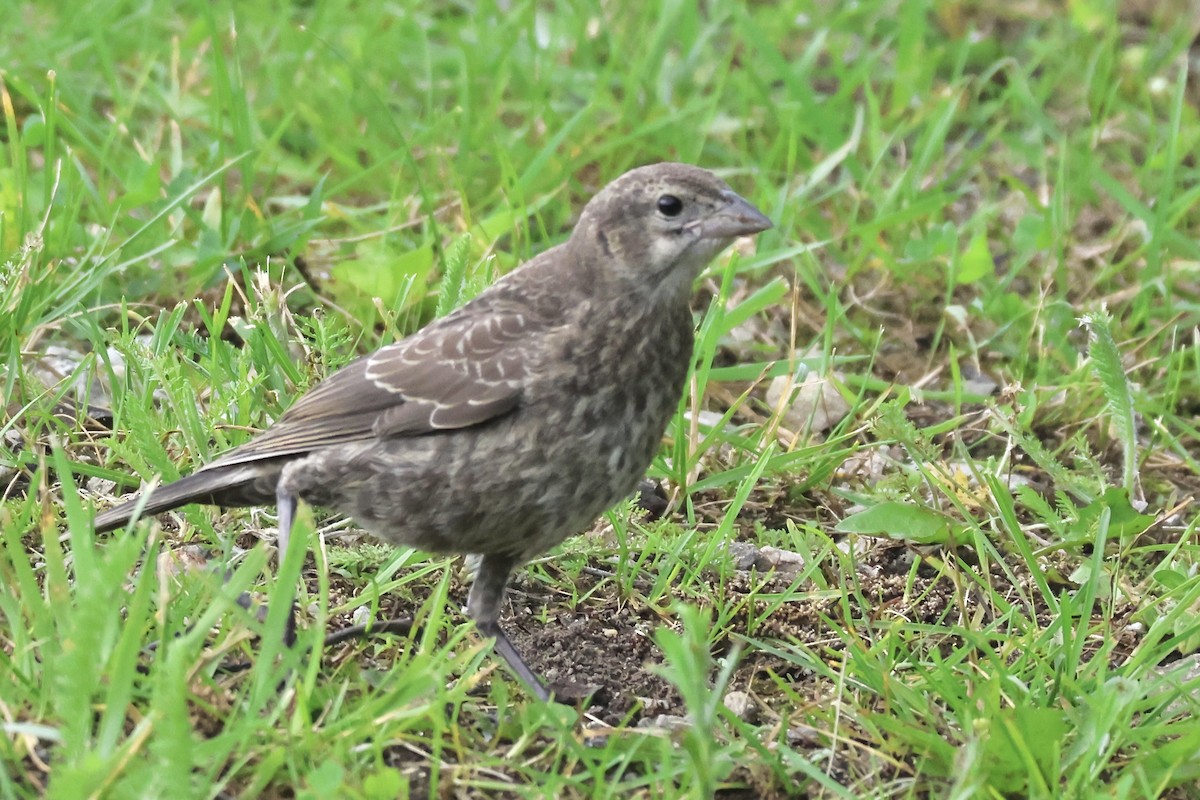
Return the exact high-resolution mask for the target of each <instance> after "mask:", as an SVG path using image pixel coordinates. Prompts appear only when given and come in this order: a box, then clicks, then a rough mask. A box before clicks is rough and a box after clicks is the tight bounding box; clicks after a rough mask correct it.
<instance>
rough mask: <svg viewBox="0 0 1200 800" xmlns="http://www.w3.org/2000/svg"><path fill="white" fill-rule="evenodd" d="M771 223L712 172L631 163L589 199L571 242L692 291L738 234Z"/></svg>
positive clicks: (636, 275)
mask: <svg viewBox="0 0 1200 800" xmlns="http://www.w3.org/2000/svg"><path fill="white" fill-rule="evenodd" d="M770 227H771V221H770V220H769V219H767V218H766V216H764V215H763V213H762V212H761V211H759V210H758V209H757V208H755V207H754V206H753V205H751V204H750V203H749V202H747V201H746V200H745V199H743V198H741V197H739V196H738V195H737V194H735V193H734V191H733V190H732V189H730V188H729V186H728V185H726V184H725V182H724V181H722V180H721V179H720V178H718V177H717V176H715V175H713V174H712V173H711V172H708V171H707V170H703V169H700V168H699V167H693V166H691V165H689V164H672V163H663V164H652V165H650V166H646V167H638V168H637V169H633V170H630V171H629V172H626V173H625V174H624V175H622V176H621V177H619V178H617V179H616V180H614V181H613V182H612V183H610V184H609V185H608V186H606V187H604V189H602V190H601V191H600V192H599V194H597V195H596V196H595V197H593V198H592V200H591V202H589V203H588V204H587V206H585V207H584V209H583V213H582V215H581V216H580V218H579V224H578V226H577V227H576V229H575V233H574V235H573V236H572V245H573V246H576V247H582V248H585V249H586V251H588V252H590V253H593V254H594V256H595V257H596V258H598V259H600V260H601V263H603V264H604V270H603V271H604V272H606V273H608V274H609V275H610V276H612V277H615V278H618V279H620V280H630V281H634V282H639V283H643V285H651V286H655V287H657V288H665V289H668V290H670V291H674V290H678V291H680V292H683V293H687V292H690V290H691V284H692V281H693V280H694V279H695V278H696V276H697V275H699V274H700V272H701V270H703V269H704V267H705V266H706V265H707V264H708V263H709V262H710V261H712V259H713V257H714V256H716V255H717V253H719V252H721V251H722V250H724V249H725V248H726V247H727V246H729V245H730V244H731V243H732V242H733V240H734V239H736V238H737V237H739V236H749V235H751V234H755V233H760V232H761V231H765V230H766V229H768V228H770Z"/></svg>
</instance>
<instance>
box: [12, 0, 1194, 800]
mask: <svg viewBox="0 0 1200 800" xmlns="http://www.w3.org/2000/svg"><path fill="white" fill-rule="evenodd" d="M93 6H94V7H93ZM93 6H89V9H88V12H87V13H86V14H81V13H79V11H78V9H77V8H76V7H75V6H72V5H70V4H66V3H58V2H39V3H15V2H13V3H9V4H8V5H7V6H6V7H5V8H4V9H3V16H4V18H5V19H7V20H10V21H11V20H16V21H17V23H16V24H10V25H9V26H6V27H7V28H8V29H9V33H8V35H6V36H4V37H2V38H0V113H2V114H3V128H2V129H0V263H2V264H3V267H2V269H0V348H2V349H3V351H4V360H3V362H2V363H3V364H4V369H3V373H2V374H3V387H4V397H5V401H6V403H5V404H6V409H7V411H6V414H5V416H4V417H2V418H0V434H3V442H4V446H3V448H2V449H0V478H3V485H4V487H5V492H4V500H3V505H2V506H0V535H2V536H3V547H2V550H0V620H2V621H3V622H2V623H0V733H2V735H0V764H3V767H4V768H3V769H2V770H0V797H3V798H22V797H34V796H40V795H42V794H48V795H50V796H54V797H65V798H74V797H152V796H170V797H191V796H196V797H234V796H244V797H257V796H289V795H290V794H291V793H294V794H295V795H296V796H302V797H324V796H344V797H358V798H376V797H379V798H382V797H396V796H405V795H407V794H412V795H414V796H426V795H430V794H437V795H438V796H442V795H446V794H455V795H456V796H491V795H498V796H507V797H545V796H553V797H622V798H624V797H647V798H649V797H676V796H690V797H709V796H714V795H716V796H720V797H726V798H740V797H790V796H820V797H953V798H966V797H999V796H1027V797H1096V796H1103V797H1114V798H1117V797H1120V798H1124V797H1131V798H1132V797H1137V798H1146V797H1154V798H1157V797H1164V798H1176V797H1190V796H1194V795H1195V793H1196V792H1197V790H1198V787H1200V759H1198V757H1197V755H1196V753H1197V752H1200V725H1197V724H1196V723H1195V722H1194V721H1193V720H1194V718H1195V716H1196V711H1197V701H1196V697H1197V689H1198V688H1200V671H1198V670H1197V668H1196V663H1197V662H1196V658H1197V656H1196V653H1197V650H1198V648H1200V622H1198V621H1197V620H1198V619H1200V617H1198V616H1197V610H1198V609H1200V577H1197V574H1196V573H1197V566H1198V564H1200V549H1198V547H1197V536H1196V531H1197V516H1196V513H1195V509H1194V498H1195V496H1196V491H1197V488H1198V487H1200V465H1198V462H1197V459H1198V458H1200V449H1198V447H1197V441H1198V440H1200V431H1198V430H1197V424H1196V409H1197V405H1196V397H1197V396H1198V393H1200V355H1198V352H1200V351H1198V350H1197V344H1196V338H1195V331H1196V329H1197V325H1198V323H1200V293H1198V291H1197V264H1200V245H1198V244H1197V241H1200V236H1198V233H1200V212H1198V204H1200V189H1197V186H1200V181H1198V180H1197V174H1196V171H1197V166H1196V164H1195V159H1194V153H1195V151H1196V147H1197V144H1198V142H1200V113H1198V104H1200V92H1198V91H1197V74H1196V72H1195V66H1194V64H1195V62H1196V58H1195V49H1194V46H1193V40H1194V39H1195V36H1196V34H1197V32H1198V31H1200V18H1197V17H1196V16H1195V14H1194V12H1193V11H1191V10H1190V7H1189V6H1188V5H1187V4H1186V3H1174V2H1167V3H1160V4H1148V5H1145V7H1142V6H1141V4H1133V3H1130V4H1117V3H1113V2H1107V0H1073V2H1070V3H1067V4H1065V5H1062V4H1057V3H1050V2H1031V3H1025V4H1020V5H1018V6H1014V7H1013V8H1011V9H1009V8H1004V9H999V8H997V9H985V8H983V7H982V6H980V5H979V4H975V3H968V2H965V1H963V0H939V1H938V2H933V0H930V1H929V2H899V1H898V0H896V1H895V2H863V3H856V4H843V3H815V2H806V1H804V0H784V1H783V2H779V3H758V4H740V3H733V2H721V1H718V2H712V3H707V4H703V7H702V8H701V7H698V4H693V5H689V4H685V3H663V4H646V5H645V6H644V7H643V6H634V5H632V4H627V5H622V4H603V5H596V4H588V3H559V4H545V3H540V4H539V3H532V2H520V0H518V2H513V3H510V4H499V3H493V2H478V3H432V4H418V3H403V2H401V3H392V4H382V3H359V4H352V5H344V4H342V5H338V4H319V3H318V4H289V3H283V2H276V3H261V4H241V5H238V6H229V5H224V4H216V5H214V4H201V3H190V2H183V3H170V4H168V3H165V2H161V0H147V2H143V3H141V4H122V3H108V4H100V5H96V4H93ZM662 159H676V160H682V161H689V162H695V163H699V164H703V165H705V166H709V167H711V168H714V169H717V170H718V171H719V172H720V173H721V174H722V175H723V176H724V177H725V178H727V180H729V182H730V183H731V184H733V185H734V187H735V188H736V189H738V190H739V191H740V192H742V193H744V194H745V195H746V196H747V197H749V198H750V199H751V200H752V201H753V202H755V203H756V204H757V205H758V206H759V207H760V208H762V209H763V210H764V211H765V212H766V213H767V214H768V215H769V216H771V217H772V219H773V220H775V222H776V228H775V229H773V230H772V231H770V232H768V233H766V234H764V235H762V236H760V237H758V239H757V242H756V247H755V248H754V249H751V250H748V251H745V252H741V253H740V254H739V255H737V256H734V257H731V258H730V259H728V260H723V261H721V262H720V263H719V264H718V265H716V266H714V268H713V269H712V270H711V271H710V273H709V274H708V275H706V276H704V277H703V278H702V280H701V282H700V284H699V286H698V291H697V302H696V306H695V308H696V310H697V312H698V313H697V324H698V330H699V335H698V345H697V358H696V366H695V370H694V375H693V379H692V381H691V383H690V386H689V391H688V393H687V395H686V396H685V397H684V398H683V400H682V401H681V405H680V414H679V416H678V417H677V419H676V420H675V421H674V423H673V424H672V426H671V428H670V429H669V430H668V432H667V436H666V438H665V440H664V447H663V451H662V454H661V457H660V458H659V459H657V460H656V462H655V464H654V466H653V467H652V476H653V477H655V478H656V479H658V480H661V481H663V482H664V484H665V485H666V487H667V488H668V490H669V493H670V495H671V497H672V499H673V506H672V511H671V513H670V514H669V515H668V517H667V519H666V520H664V521H661V522H649V521H647V520H644V519H642V518H640V517H639V516H638V515H636V514H632V513H631V512H630V507H629V506H628V505H626V506H623V507H622V508H620V509H617V510H616V511H615V512H614V513H612V514H610V515H609V516H608V517H606V518H605V519H604V520H601V521H600V522H599V523H598V526H597V529H596V530H595V531H593V533H592V535H590V536H586V537H581V538H573V539H570V540H568V542H566V543H565V545H564V546H563V547H561V548H559V550H558V551H557V552H556V553H555V554H554V557H553V558H547V559H540V560H538V561H537V562H536V563H534V564H532V565H530V566H529V567H528V568H527V569H526V570H525V571H524V572H523V573H522V574H521V576H519V578H518V580H517V583H516V586H515V587H514V591H513V593H512V594H513V601H512V603H511V604H510V609H509V611H510V613H509V617H508V618H509V620H511V621H510V623H509V624H510V625H512V626H514V628H515V632H516V634H517V636H518V638H519V639H520V640H522V641H523V642H524V643H525V645H526V646H527V647H528V646H529V645H530V644H534V645H535V646H534V649H535V651H540V650H545V652H538V653H537V658H536V659H535V660H538V659H540V660H539V664H540V665H541V666H542V668H543V669H554V668H558V667H559V666H561V665H562V664H563V663H564V662H567V661H577V662H578V663H579V664H580V665H581V667H580V668H581V669H583V670H585V671H589V672H588V677H589V679H591V680H593V681H595V683H596V685H597V686H598V687H600V688H599V691H598V693H597V696H596V699H595V701H594V702H593V704H592V705H591V706H587V705H584V706H570V705H566V706H564V705H546V704H542V703H538V702H536V701H533V700H531V699H530V698H529V697H528V696H527V695H526V694H525V692H524V691H523V689H522V687H521V686H520V685H519V684H517V683H515V682H514V681H513V680H512V679H511V677H510V676H509V675H508V674H507V673H506V672H505V671H504V669H503V668H502V667H500V666H498V665H497V659H495V658H494V657H493V656H492V655H491V654H490V652H489V649H488V646H487V643H486V642H482V641H480V640H479V639H478V638H477V637H476V636H475V635H474V633H473V632H472V631H471V629H470V627H469V626H467V625H464V624H463V618H462V616H461V615H460V614H459V613H458V611H457V609H458V607H459V606H461V604H462V601H463V597H464V587H465V585H466V581H465V580H464V577H463V574H462V570H461V567H460V565H459V564H458V563H457V562H455V561H452V560H446V559H434V560H428V559H426V558H424V557H423V556H421V555H420V554H415V553H411V552H409V551H393V550H390V549H387V548H380V547H378V546H377V545H375V544H373V543H371V542H368V541H364V540H361V539H358V538H355V535H354V534H353V533H350V534H349V536H348V537H347V532H348V529H347V528H346V526H345V525H343V524H341V523H338V522H336V521H334V520H330V519H328V518H326V517H325V516H323V515H321V514H316V515H313V516H308V517H306V518H305V519H306V520H307V521H305V522H304V523H303V524H301V525H300V528H302V529H304V530H303V531H302V532H301V535H306V536H307V538H308V542H309V545H310V546H309V551H310V554H311V558H310V559H309V560H307V561H305V562H304V563H301V561H300V558H299V555H297V557H295V558H294V559H291V561H290V563H288V564H284V565H282V566H281V567H280V568H279V573H280V578H279V580H280V581H282V582H283V584H284V585H290V584H291V583H292V582H295V583H302V584H303V585H304V586H305V589H304V593H303V596H302V603H303V606H304V610H305V617H306V618H307V622H308V625H307V627H306V628H305V630H304V631H303V632H302V642H301V644H302V646H301V647H299V648H297V649H295V650H291V651H288V650H283V649H282V648H281V647H280V646H279V645H278V642H279V641H280V636H279V632H280V631H281V630H282V625H283V618H282V617H283V612H284V610H285V609H284V607H283V605H282V604H280V603H275V604H269V603H268V604H266V606H265V607H266V608H268V609H269V611H268V612H267V613H266V615H265V617H264V618H259V616H258V615H256V613H254V611H246V610H244V609H242V608H241V607H240V606H239V605H238V604H237V602H236V601H237V598H238V595H239V594H240V593H241V592H242V591H244V590H245V591H252V592H255V593H257V594H256V595H255V596H256V597H260V598H262V597H266V596H269V595H270V594H271V593H272V592H274V591H275V589H274V587H275V586H276V585H277V584H276V580H275V577H274V575H275V572H276V570H275V567H274V566H271V565H270V564H271V560H270V557H269V551H268V548H267V547H266V546H264V545H263V544H261V543H260V536H259V533H260V532H263V531H267V532H269V531H270V529H271V528H272V527H273V516H272V513H273V512H272V511H270V510H266V511H228V512H222V511H218V510H213V509H203V508H188V509H184V510H181V511H180V512H179V513H178V514H177V515H174V516H172V517H170V518H169V519H168V521H167V522H165V523H163V524H149V523H144V524H139V525H137V526H135V527H134V528H132V529H131V530H129V531H127V532H124V533H121V534H119V535H113V536H109V537H103V538H97V537H96V536H95V535H94V534H93V533H92V530H91V523H90V521H91V516H92V513H93V512H92V509H93V506H95V505H98V504H106V503H108V502H110V501H111V498H112V496H113V495H114V494H116V493H117V492H119V491H124V490H126V489H131V488H134V487H135V486H136V485H137V484H139V483H140V482H141V481H145V480H151V479H155V478H157V477H160V478H161V479H162V480H170V479H172V478H174V477H176V476H178V475H179V474H181V473H186V472H187V471H189V470H191V469H193V468H194V467H195V466H196V465H197V464H199V463H203V462H204V461H206V460H208V459H211V458H212V457H214V456H215V455H216V454H218V453H220V452H222V451H223V450H225V449H227V448H229V447H232V446H234V445H236V444H238V443H240V442H242V441H245V440H246V438H248V437H249V436H250V435H251V434H252V433H253V432H254V431H255V430H258V429H260V428H261V427H263V426H265V425H267V424H269V422H270V421H271V420H272V419H274V418H275V417H276V416H277V415H278V413H279V412H280V410H281V409H282V408H283V407H285V406H286V404H287V403H288V402H289V401H290V400H291V399H293V398H294V397H296V396H298V395H299V394H300V393H301V392H303V391H304V390H306V389H307V388H309V387H310V386H312V385H313V384H314V383H315V382H317V381H318V380H319V379H320V378H321V377H322V376H323V375H326V374H328V373H329V372H330V371H332V370H334V369H336V368H337V367H339V366H340V365H342V364H344V363H346V362H348V361H349V360H351V359H352V358H353V357H355V356H356V355H357V354H359V353H361V352H364V351H367V350H369V349H371V348H374V347H376V346H378V345H380V344H382V343H385V342H388V341H391V340H394V339H396V338H399V337H401V336H403V335H405V334H407V333H408V332H411V331H412V330H414V329H415V328H416V327H418V326H420V325H421V324H423V323H424V322H426V321H428V320H429V319H430V318H432V317H433V316H435V315H440V314H443V313H446V312H447V311H448V310H449V309H451V308H453V307H455V306H456V305H458V304H460V303H461V302H463V301H464V300H465V299H466V298H468V297H470V296H471V295H473V294H474V293H475V292H477V291H478V290H479V289H480V288H481V287H483V286H485V285H486V284H487V283H488V281H490V280H491V279H493V278H494V277H495V276H496V275H498V274H501V273H503V272H505V271H507V270H509V269H511V268H512V267H514V266H515V265H516V264H518V263H519V262H520V261H522V260H523V259H525V258H527V257H529V256H530V255H531V254H533V253H536V252H539V251H540V250H542V249H544V248H546V247H548V246H550V245H552V244H554V243H556V242H558V241H561V240H562V238H563V237H564V236H565V235H566V232H567V231H568V230H569V228H570V225H571V221H572V215H573V214H574V213H576V212H577V210H578V209H579V207H580V206H581V204H582V203H583V202H584V201H585V200H586V198H587V197H588V196H590V194H591V193H592V192H593V191H594V190H595V189H596V188H597V187H598V186H599V185H601V184H603V183H604V182H606V181H607V180H608V179H610V178H612V177H614V176H616V175H617V174H619V173H620V172H622V171H624V170H625V169H627V168H629V167H631V166H634V165H636V164H641V163H646V162H650V161H655V160H662ZM810 373H811V374H813V375H816V376H818V377H819V378H820V379H822V380H823V381H825V382H826V383H828V384H831V385H832V386H834V387H835V388H836V390H837V392H838V393H839V394H840V395H841V396H842V397H843V398H844V399H845V401H846V404H847V405H848V407H849V410H848V412H847V413H846V414H845V415H844V416H842V417H841V418H840V419H836V420H835V421H834V422H833V423H832V428H831V429H829V430H825V431H819V432H815V433H814V432H813V431H810V430H807V429H808V428H809V427H811V424H810V421H809V417H808V415H807V413H806V412H796V413H799V414H800V416H799V417H797V416H796V415H795V413H793V414H792V415H791V416H789V412H793V409H792V408H791V407H790V405H791V403H790V399H791V397H792V396H793V395H794V392H793V391H792V387H793V386H795V385H799V384H801V383H802V382H803V381H804V379H805V377H806V376H807V375H809V374H810ZM777 380H778V381H781V382H780V383H777V384H776V387H775V388H776V392H775V393H773V394H772V395H771V399H768V392H767V389H768V387H769V386H770V384H771V383H772V381H777ZM789 381H790V382H789ZM702 412H703V413H702ZM268 538H269V537H268ZM731 542H743V543H752V544H753V545H754V546H755V547H756V548H759V549H760V552H759V556H760V559H759V561H757V562H756V565H757V566H756V568H755V569H751V570H747V569H743V568H740V567H741V566H744V565H739V564H737V563H735V562H736V557H735V554H734V553H733V551H731V549H730V543H731ZM768 547H770V548H775V550H770V549H767V550H762V548H768ZM291 552H294V553H297V554H299V552H300V549H299V548H296V549H294V550H293V551H291ZM780 553H782V554H783V558H782V560H780V558H781V557H780V555H779V554H780ZM772 554H774V555H772ZM788 554H796V555H795V556H789V555H788ZM189 558H191V559H194V560H196V561H198V562H199V563H200V564H201V567H200V568H188V567H186V566H183V564H185V563H186V560H187V559H189ZM772 559H775V561H774V562H773V561H772ZM776 562H777V564H776V567H775V568H774V569H772V568H770V567H771V564H772V563H776ZM206 565H207V566H206ZM789 565H790V569H789ZM226 577H227V578H228V579H227V580H226V579H225V578H226ZM261 607H263V606H259V608H261ZM396 614H415V615H416V618H417V622H418V623H419V624H418V632H417V633H415V634H414V635H413V636H412V637H411V638H404V637H388V638H381V639H372V640H369V641H367V642H365V643H362V644H359V645H356V646H353V647H346V648H342V649H338V650H336V651H335V652H330V653H325V654H324V655H323V656H322V655H321V654H320V653H319V647H317V645H318V644H319V639H320V636H321V631H322V629H323V627H324V626H326V625H328V626H329V627H334V628H336V627H341V626H342V625H344V624H349V622H350V621H351V620H352V619H357V618H359V617H362V616H365V617H370V616H373V615H374V616H391V615H396ZM538 637H542V638H538ZM547 637H548V638H547ZM555 637H557V638H555ZM605 637H612V638H609V639H606V638H605ZM605 642H608V644H607V645H605V644H604V643H605ZM538 643H540V644H538ZM547 643H552V644H554V646H558V647H561V648H562V649H561V650H560V651H558V652H556V651H554V650H553V648H552V647H551V645H550V644H547ZM151 645H155V647H154V648H150V646H151ZM237 661H247V662H248V663H249V665H250V666H249V668H248V669H247V670H246V671H245V672H243V673H240V674H237V675H227V674H224V673H222V672H220V671H219V670H218V667H219V666H220V665H221V664H228V663H232V662H237ZM643 661H647V662H649V663H646V664H643V663H642V662H643ZM643 690H644V693H642V694H638V692H640V691H643ZM739 693H741V694H743V695H744V696H745V697H744V698H741V697H740V696H739ZM735 698H738V699H739V702H741V701H742V700H743V699H744V703H743V705H744V706H745V709H744V710H743V713H741V714H737V713H734V711H733V710H731V708H730V706H735V705H737V703H735V702H734V699H735Z"/></svg>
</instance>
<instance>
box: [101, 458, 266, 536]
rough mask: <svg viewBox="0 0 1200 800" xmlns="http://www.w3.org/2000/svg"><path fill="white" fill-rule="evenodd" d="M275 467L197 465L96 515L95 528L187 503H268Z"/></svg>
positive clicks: (109, 527)
mask: <svg viewBox="0 0 1200 800" xmlns="http://www.w3.org/2000/svg"><path fill="white" fill-rule="evenodd" d="M278 479H279V470H278V468H275V469H271V468H269V467H267V465H264V464H261V463H258V464H232V465H230V466H228V467H216V468H213V469H201V470H198V471H196V472H194V473H192V474H191V475H188V476H187V477H186V478H180V479H179V480H177V481H175V482H174V483H168V484H167V485H166V486H158V487H156V488H154V489H151V490H150V494H149V497H147V498H145V502H143V498H142V496H141V495H139V496H138V497H135V498H133V499H132V500H127V501H126V502H124V503H121V504H120V505H119V506H114V507H113V508H110V509H108V510H107V511H105V512H103V513H101V514H98V515H96V532H97V533H104V532H105V531H111V530H116V529H117V528H121V527H124V526H125V525H126V524H128V522H129V520H131V519H133V517H134V515H135V514H137V515H138V516H142V517H149V516H152V515H154V514H160V513H162V512H163V511H170V510H171V509H172V508H178V507H179V506H184V505H187V504H188V503H207V504H214V505H223V506H250V505H269V504H271V503H274V502H275V490H274V486H275V483H276V482H277V481H278Z"/></svg>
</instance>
